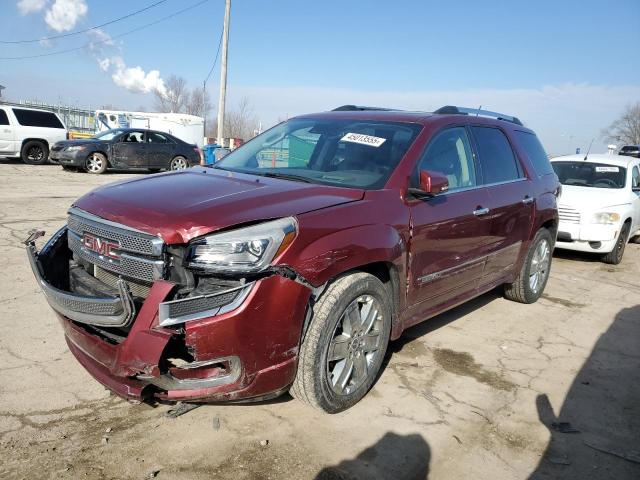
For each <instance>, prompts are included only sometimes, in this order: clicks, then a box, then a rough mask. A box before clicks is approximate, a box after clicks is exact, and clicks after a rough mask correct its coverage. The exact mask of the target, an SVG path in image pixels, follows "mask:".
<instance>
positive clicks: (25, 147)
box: [0, 105, 68, 165]
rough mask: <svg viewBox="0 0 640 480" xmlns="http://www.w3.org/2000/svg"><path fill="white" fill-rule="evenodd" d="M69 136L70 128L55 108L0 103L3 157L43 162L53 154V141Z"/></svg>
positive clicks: (34, 163)
mask: <svg viewBox="0 0 640 480" xmlns="http://www.w3.org/2000/svg"><path fill="white" fill-rule="evenodd" d="M67 136H68V135H67V128H66V127H65V125H64V123H63V122H62V120H61V119H60V117H58V115H56V114H55V113H53V112H49V111H47V110H39V109H36V108H26V107H21V106H14V105H0V157H20V158H22V161H23V162H25V163H30V164H32V165H41V164H43V163H46V162H47V159H48V158H49V147H50V145H53V144H54V143H56V142H58V141H60V140H66V139H67Z"/></svg>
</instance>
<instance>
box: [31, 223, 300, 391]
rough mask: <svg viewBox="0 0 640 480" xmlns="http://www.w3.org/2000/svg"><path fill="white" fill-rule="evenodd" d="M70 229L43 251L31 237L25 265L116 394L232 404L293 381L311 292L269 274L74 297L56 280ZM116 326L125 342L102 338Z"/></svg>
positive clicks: (79, 352) (82, 356) (71, 339)
mask: <svg viewBox="0 0 640 480" xmlns="http://www.w3.org/2000/svg"><path fill="white" fill-rule="evenodd" d="M66 233H67V232H66V228H63V229H62V230H60V231H59V232H57V233H56V234H55V235H54V236H53V237H52V238H51V239H50V240H49V241H48V242H47V243H46V244H45V246H44V247H43V248H42V250H41V251H40V252H38V251H37V248H36V246H35V240H36V239H37V238H38V237H39V236H41V233H37V234H34V235H32V236H30V238H29V239H28V240H27V241H26V242H25V243H26V246H27V253H28V257H29V262H30V264H31V267H32V270H33V273H34V276H35V277H36V280H37V282H38V284H39V285H40V287H41V288H42V290H43V292H44V294H45V297H46V299H47V301H48V302H49V304H50V305H51V307H52V308H53V309H54V311H55V312H56V313H57V314H58V317H59V319H60V321H61V324H62V326H63V328H64V331H65V337H66V341H67V344H68V345H69V348H70V350H71V352H72V353H73V354H74V356H75V357H76V358H77V359H78V361H79V362H80V363H81V364H82V365H83V366H84V367H85V368H86V369H87V370H88V371H89V373H91V375H92V376H93V377H94V378H95V379H96V380H98V381H99V382H100V383H102V384H103V385H105V386H106V387H107V388H109V389H110V390H112V391H113V392H114V393H116V394H118V395H120V396H122V397H125V398H128V399H135V400H141V399H143V398H146V397H148V396H150V395H151V396H155V397H156V398H159V399H164V400H192V401H193V400H197V401H234V400H244V399H251V398H256V397H264V396H268V395H270V394H272V393H273V392H280V391H282V390H283V389H286V387H288V385H290V383H291V382H292V381H293V378H294V375H295V370H296V365H297V352H298V345H299V341H300V332H301V330H302V323H303V321H304V317H305V313H306V305H307V303H308V299H309V296H310V290H309V289H308V288H307V287H305V286H304V285H301V284H300V283H299V282H296V281H293V280H291V279H288V278H285V277H283V276H280V275H273V276H269V277H266V278H262V279H259V280H256V281H255V282H252V283H249V284H246V285H243V286H241V287H237V288H230V289H227V290H224V291H222V292H220V294H218V295H202V296H199V297H192V298H189V299H178V300H176V299H174V298H173V297H174V291H175V288H176V285H175V284H174V283H172V282H169V281H165V280H157V281H155V282H154V283H153V284H152V285H151V287H150V290H149V293H148V295H147V296H146V298H144V299H139V298H138V299H135V301H134V298H132V295H131V292H130V291H129V289H128V287H127V284H126V283H125V281H124V279H122V278H120V280H119V282H118V284H117V287H118V289H117V291H114V292H112V293H113V295H105V296H101V297H96V296H90V295H84V294H79V293H77V292H74V291H71V290H72V289H71V288H70V287H69V286H68V285H65V284H64V281H62V280H60V279H61V278H63V277H64V268H63V267H62V265H64V263H65V262H67V263H68V261H69V259H70V257H71V255H72V253H71V252H70V251H69V249H68V247H67V238H66ZM61 271H62V272H63V273H62V274H61ZM67 276H68V274H67ZM222 295H224V296H225V298H224V299H222V298H221V296H222ZM274 299H277V301H274ZM115 329H119V330H122V331H126V334H123V335H124V336H123V337H122V339H121V340H119V341H114V340H112V339H110V338H108V337H105V335H104V332H106V331H112V330H115ZM175 357H179V358H178V360H179V361H176V358H175Z"/></svg>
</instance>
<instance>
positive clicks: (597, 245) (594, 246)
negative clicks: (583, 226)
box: [589, 242, 602, 250]
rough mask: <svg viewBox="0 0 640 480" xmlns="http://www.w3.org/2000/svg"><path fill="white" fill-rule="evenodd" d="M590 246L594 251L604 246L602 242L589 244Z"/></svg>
mask: <svg viewBox="0 0 640 480" xmlns="http://www.w3.org/2000/svg"><path fill="white" fill-rule="evenodd" d="M589 246H590V247H591V248H593V249H594V250H598V249H599V248H600V247H601V246H602V242H589Z"/></svg>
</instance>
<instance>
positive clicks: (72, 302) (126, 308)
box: [26, 227, 135, 327]
mask: <svg viewBox="0 0 640 480" xmlns="http://www.w3.org/2000/svg"><path fill="white" fill-rule="evenodd" d="M66 235H67V229H66V227H64V228H62V229H61V230H59V231H58V232H57V233H56V234H55V235H54V236H53V237H51V239H50V240H49V241H48V242H47V244H46V245H45V246H44V248H43V249H42V252H40V254H38V251H37V250H36V246H35V243H34V241H28V242H26V245H27V256H28V258H29V264H30V265H31V270H32V271H33V274H34V275H35V277H36V281H37V282H38V285H40V288H42V291H43V292H44V295H45V298H46V299H47V302H49V305H51V308H53V309H54V310H55V311H56V312H58V313H59V314H61V315H64V316H65V317H67V318H70V319H71V320H75V321H76V322H81V323H88V324H93V325H99V326H105V327H106V326H108V327H124V326H128V325H129V324H130V323H131V322H132V321H133V318H134V316H135V306H134V304H133V299H132V298H131V294H130V293H129V289H128V287H127V285H126V283H125V282H124V281H123V280H119V281H118V290H119V293H120V295H119V296H117V297H103V298H100V297H87V296H84V295H78V294H75V293H70V292H65V291H62V290H60V289H58V288H56V287H54V286H53V285H51V284H50V283H48V282H47V280H46V279H45V277H44V274H43V271H42V266H41V265H40V260H39V255H48V254H49V250H50V249H51V247H52V246H53V245H54V244H55V243H56V242H58V241H60V240H61V238H62V237H64V236H66Z"/></svg>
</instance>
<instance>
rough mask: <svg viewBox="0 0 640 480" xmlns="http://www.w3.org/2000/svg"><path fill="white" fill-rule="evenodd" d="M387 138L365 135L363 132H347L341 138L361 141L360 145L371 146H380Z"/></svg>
mask: <svg viewBox="0 0 640 480" xmlns="http://www.w3.org/2000/svg"><path fill="white" fill-rule="evenodd" d="M386 140H387V139H386V138H380V137H374V136H373V135H363V134H362V133H347V134H346V135H345V136H344V137H342V138H341V139H340V141H341V142H351V143H359V144H360V145H369V146H371V147H379V146H380V145H382V144H383V143H384V142H385V141H386Z"/></svg>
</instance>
